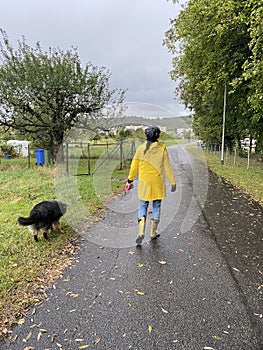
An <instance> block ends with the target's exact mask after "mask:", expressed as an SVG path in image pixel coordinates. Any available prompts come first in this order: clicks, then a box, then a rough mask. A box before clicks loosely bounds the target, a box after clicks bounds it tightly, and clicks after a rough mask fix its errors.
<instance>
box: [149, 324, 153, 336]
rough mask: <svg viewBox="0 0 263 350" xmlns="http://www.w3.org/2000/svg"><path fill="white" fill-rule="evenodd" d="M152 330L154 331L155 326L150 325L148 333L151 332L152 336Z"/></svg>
mask: <svg viewBox="0 0 263 350" xmlns="http://www.w3.org/2000/svg"><path fill="white" fill-rule="evenodd" d="M152 330H153V326H152V325H149V327H148V331H149V333H150V334H151V333H152Z"/></svg>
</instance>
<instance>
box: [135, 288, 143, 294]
mask: <svg viewBox="0 0 263 350" xmlns="http://www.w3.org/2000/svg"><path fill="white" fill-rule="evenodd" d="M134 290H135V292H136V293H137V294H138V295H144V294H145V293H144V292H140V291H139V290H138V289H134Z"/></svg>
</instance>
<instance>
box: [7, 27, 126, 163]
mask: <svg viewBox="0 0 263 350" xmlns="http://www.w3.org/2000/svg"><path fill="white" fill-rule="evenodd" d="M1 34H2V43H0V61H1V66H0V99H1V111H0V125H2V126H4V127H5V128H7V129H9V128H14V129H17V130H19V131H20V133H21V134H23V135H27V136H28V137H30V138H31V139H32V140H33V142H34V145H35V146H38V147H39V146H41V147H45V148H49V149H50V151H51V156H52V159H53V161H54V158H55V156H56V153H57V151H58V149H59V146H60V145H61V143H62V140H63V138H64V135H65V133H67V132H68V131H69V130H70V129H71V127H72V126H73V125H74V124H75V123H76V122H78V120H79V119H80V118H81V117H85V118H86V119H96V118H97V117H98V114H99V112H100V111H101V110H102V109H103V108H104V107H105V106H107V105H109V104H111V105H114V104H119V103H120V102H121V101H122V100H123V96H124V92H123V91H116V90H111V89H110V73H109V71H107V70H106V69H105V68H103V67H101V68H100V67H96V66H93V65H92V64H91V63H89V64H87V65H86V66H85V67H84V68H82V66H81V62H80V59H79V56H78V53H77V51H76V49H72V50H68V51H66V52H64V51H62V50H60V49H51V48H50V49H49V51H48V52H44V51H43V50H42V49H41V46H40V44H39V43H37V44H36V46H35V47H34V48H32V47H30V46H29V45H28V44H27V43H26V41H25V39H24V38H23V39H22V40H21V41H18V49H17V51H15V50H14V48H13V47H12V46H11V45H10V43H9V40H8V37H7V35H6V33H5V32H4V31H3V30H1Z"/></svg>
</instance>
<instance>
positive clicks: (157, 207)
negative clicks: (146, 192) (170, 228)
mask: <svg viewBox="0 0 263 350" xmlns="http://www.w3.org/2000/svg"><path fill="white" fill-rule="evenodd" d="M161 203H162V200H161V199H156V200H154V201H153V212H152V219H154V220H158V221H159V220H160V215H161ZM148 206H149V201H143V200H140V207H139V211H138V218H139V219H140V218H142V217H143V216H145V217H147V210H148Z"/></svg>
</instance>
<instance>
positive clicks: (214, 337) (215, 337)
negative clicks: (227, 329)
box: [212, 335, 222, 340]
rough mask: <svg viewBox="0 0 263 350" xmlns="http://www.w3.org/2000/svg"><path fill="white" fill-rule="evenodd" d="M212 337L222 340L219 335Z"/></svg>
mask: <svg viewBox="0 0 263 350" xmlns="http://www.w3.org/2000/svg"><path fill="white" fill-rule="evenodd" d="M212 338H214V339H216V340H222V338H221V337H219V335H213V337H212Z"/></svg>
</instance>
